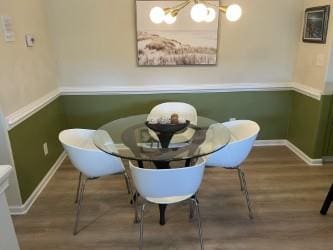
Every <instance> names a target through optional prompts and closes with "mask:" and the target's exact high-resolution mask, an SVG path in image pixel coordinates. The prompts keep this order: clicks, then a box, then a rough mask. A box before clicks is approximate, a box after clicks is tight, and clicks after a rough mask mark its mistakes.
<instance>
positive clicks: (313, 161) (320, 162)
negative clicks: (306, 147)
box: [286, 140, 323, 166]
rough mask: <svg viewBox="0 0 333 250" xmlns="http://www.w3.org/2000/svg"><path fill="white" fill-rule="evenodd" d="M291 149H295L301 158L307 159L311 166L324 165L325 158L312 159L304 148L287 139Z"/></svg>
mask: <svg viewBox="0 0 333 250" xmlns="http://www.w3.org/2000/svg"><path fill="white" fill-rule="evenodd" d="M286 146H287V147H288V148H289V149H290V150H291V151H293V152H294V153H295V154H296V155H297V156H298V157H299V158H301V159H302V160H303V161H305V162H306V163H307V164H308V165H309V166H322V165H323V159H312V158H310V157H309V156H307V155H306V154H305V153H304V152H303V151H302V150H300V149H299V148H298V147H296V146H295V145H294V144H292V143H291V142H290V141H288V140H287V145H286Z"/></svg>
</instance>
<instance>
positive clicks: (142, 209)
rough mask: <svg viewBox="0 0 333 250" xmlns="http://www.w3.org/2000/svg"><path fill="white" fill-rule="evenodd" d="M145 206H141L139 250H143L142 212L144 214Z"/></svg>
mask: <svg viewBox="0 0 333 250" xmlns="http://www.w3.org/2000/svg"><path fill="white" fill-rule="evenodd" d="M145 206H146V204H142V206H141V221H140V245H139V249H140V250H142V249H143V217H144V212H145Z"/></svg>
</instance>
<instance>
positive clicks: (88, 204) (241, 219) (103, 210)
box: [14, 147, 333, 250]
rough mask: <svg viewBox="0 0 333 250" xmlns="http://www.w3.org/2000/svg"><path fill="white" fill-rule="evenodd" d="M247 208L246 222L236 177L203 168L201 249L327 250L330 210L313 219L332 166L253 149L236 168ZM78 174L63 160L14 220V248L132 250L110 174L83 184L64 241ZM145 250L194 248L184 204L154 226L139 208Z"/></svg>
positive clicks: (154, 216)
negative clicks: (78, 212)
mask: <svg viewBox="0 0 333 250" xmlns="http://www.w3.org/2000/svg"><path fill="white" fill-rule="evenodd" d="M243 169H244V172H245V174H246V177H247V182H248V188H249V192H250V196H251V200H252V206H253V209H254V215H255V219H254V220H249V219H248V214H247V208H246V204H245V199H244V197H243V196H242V193H241V192H240V188H239V182H238V176H237V172H235V171H230V170H223V169H206V173H205V178H204V181H203V183H202V186H201V189H200V193H199V199H200V206H201V215H202V220H203V233H204V244H205V249H237V250H238V249H255V250H260V249H265V250H266V249H270V250H274V249H278V250H281V249H288V250H289V249H292V250H294V249H295V250H297V249H302V250H305V249H311V250H313V249H318V250H326V249H327V250H329V249H333V237H332V236H333V207H332V209H331V210H330V211H329V213H328V214H327V215H326V216H322V215H320V213H319V210H320V208H321V205H322V202H323V201H324V198H325V196H326V193H327V191H328V189H329V187H330V185H331V183H332V182H333V165H325V166H324V167H309V166H307V165H306V164H305V163H304V162H302V161H301V160H300V159H299V158H297V156H295V155H294V154H293V153H292V152H291V151H289V150H288V149H287V148H285V147H256V148H255V149H254V150H253V152H252V153H251V155H250V157H249V158H248V160H247V161H246V163H245V164H244V166H243ZM77 177H78V172H77V171H76V170H75V169H74V168H73V167H72V166H71V164H70V163H69V162H68V161H65V162H64V163H63V165H62V166H61V168H60V169H59V171H58V172H57V173H56V175H55V176H54V177H53V178H52V180H51V181H50V183H49V184H48V186H47V187H46V189H45V190H44V192H43V193H42V194H41V195H40V197H39V198H38V200H37V201H36V203H35V204H34V205H33V207H32V208H31V210H30V211H29V213H28V214H27V215H24V216H15V217H14V224H15V228H16V231H17V235H18V239H19V242H20V245H21V249H22V250H30V249H31V250H42V249H43V250H44V249H48V250H52V249H57V250H65V249H66V250H67V249H69V250H71V249H73V250H74V249H81V250H84V249H101V250H102V249H137V246H138V236H139V235H138V230H139V227H138V225H136V224H133V209H132V208H131V206H130V205H129V202H128V196H127V193H126V187H125V182H124V180H123V179H122V177H121V176H110V177H105V178H102V179H99V180H97V181H93V182H91V183H88V186H87V192H86V196H85V198H84V205H83V211H82V216H81V223H80V226H81V227H83V230H82V231H81V232H80V233H79V234H78V235H77V236H73V235H72V228H73V223H74V211H75V210H74V209H75V206H74V197H75V190H76V184H77ZM144 248H145V249H154V250H155V249H199V241H198V238H197V229H196V225H195V224H194V223H191V222H189V220H188V205H187V204H177V205H173V206H170V207H168V209H167V224H166V225H165V226H160V225H159V224H158V209H157V207H156V206H150V207H148V208H147V212H146V216H145V233H144Z"/></svg>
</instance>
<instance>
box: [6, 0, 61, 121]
mask: <svg viewBox="0 0 333 250" xmlns="http://www.w3.org/2000/svg"><path fill="white" fill-rule="evenodd" d="M0 16H10V17H12V21H13V28H14V32H15V36H16V41H15V42H11V43H5V41H4V39H3V32H1V28H0V104H1V105H2V108H3V112H4V114H5V115H9V114H11V113H13V112H15V111H17V110H18V109H20V108H21V107H23V106H25V105H27V104H29V103H31V102H33V101H35V100H36V99H38V98H40V97H41V96H44V95H45V94H47V93H49V92H50V91H52V90H54V89H55V88H57V80H56V68H55V61H54V57H53V54H52V47H51V43H50V36H49V33H48V26H47V19H46V9H45V0H28V1H27V0H25V1H21V0H0ZM25 33H31V34H34V35H35V37H36V46H35V47H33V48H27V47H26V45H25Z"/></svg>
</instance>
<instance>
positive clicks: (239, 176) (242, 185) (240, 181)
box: [237, 167, 244, 192]
mask: <svg viewBox="0 0 333 250" xmlns="http://www.w3.org/2000/svg"><path fill="white" fill-rule="evenodd" d="M237 172H238V178H239V184H240V187H241V191H242V192H243V191H244V183H243V178H242V171H241V170H240V168H239V167H238V168H237Z"/></svg>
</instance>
